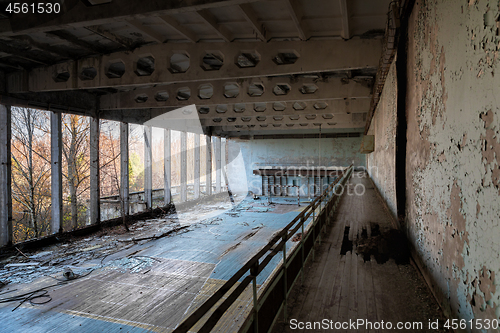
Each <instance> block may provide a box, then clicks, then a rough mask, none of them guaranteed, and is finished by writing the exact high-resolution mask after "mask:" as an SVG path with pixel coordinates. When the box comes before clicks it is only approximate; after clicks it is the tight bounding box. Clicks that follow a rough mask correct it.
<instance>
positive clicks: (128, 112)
mask: <svg viewBox="0 0 500 333" xmlns="http://www.w3.org/2000/svg"><path fill="white" fill-rule="evenodd" d="M325 102H326V103H327V104H328V106H327V107H326V108H325V109H319V110H316V109H315V108H314V107H313V105H312V103H308V104H307V106H306V108H305V109H304V110H295V109H294V108H293V103H290V104H287V106H286V108H285V110H283V111H276V110H274V109H273V105H272V104H271V103H267V105H266V110H264V111H260V112H257V111H255V110H254V104H246V105H245V109H244V111H242V112H235V111H234V104H226V105H227V111H226V112H225V113H218V112H217V111H216V107H209V111H208V113H198V115H197V117H198V119H199V120H200V121H205V120H207V119H213V118H221V119H227V118H235V117H236V118H241V117H257V116H264V117H269V118H271V119H274V118H273V117H278V118H279V117H280V116H282V117H288V116H297V115H298V116H304V115H308V114H315V115H317V116H318V117H323V115H325V117H327V118H328V117H329V115H331V116H332V118H333V117H334V116H336V115H339V114H340V115H342V114H344V115H345V114H363V113H366V112H367V110H369V108H370V98H358V99H350V100H346V101H344V100H338V99H336V100H327V101H325ZM197 107H198V111H199V110H200V106H199V105H197ZM239 107H241V105H239ZM175 109H177V108H172V107H169V108H154V109H113V110H100V113H99V114H100V116H101V117H102V118H103V119H114V120H120V121H124V120H123V119H128V120H127V121H128V122H131V123H139V124H142V123H144V122H146V121H148V120H151V119H153V118H154V117H158V116H161V115H163V114H165V113H167V112H170V111H173V110H175ZM238 110H239V111H241V109H240V108H238ZM117 117H123V118H117Z"/></svg>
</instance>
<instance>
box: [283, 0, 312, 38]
mask: <svg viewBox="0 0 500 333" xmlns="http://www.w3.org/2000/svg"><path fill="white" fill-rule="evenodd" d="M285 3H286V5H287V7H288V11H289V13H290V17H291V18H292V21H293V24H294V25H295V28H296V29H297V32H298V35H299V38H300V39H301V40H307V39H309V37H311V36H310V34H309V29H308V28H307V27H306V24H305V22H304V21H303V17H304V13H303V12H302V8H301V7H300V4H299V1H298V0H286V1H285Z"/></svg>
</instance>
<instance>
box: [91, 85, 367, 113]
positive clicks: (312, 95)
mask: <svg viewBox="0 0 500 333" xmlns="http://www.w3.org/2000/svg"><path fill="white" fill-rule="evenodd" d="M227 83H228V82H226V81H211V82H209V83H200V82H189V83H182V84H181V83H176V84H169V85H164V86H159V87H158V86H157V87H154V88H148V89H136V90H133V91H129V92H124V93H116V94H110V95H104V96H102V97H101V102H100V108H101V109H102V110H110V109H139V108H158V107H181V106H186V105H191V104H196V105H197V106H199V105H205V106H213V105H218V104H226V103H232V104H235V103H259V102H260V103H262V102H265V103H272V102H290V101H309V102H314V101H320V100H330V99H336V98H338V99H342V100H343V99H344V98H363V97H365V98H368V97H370V92H371V89H370V88H368V87H367V86H364V85H362V84H360V83H357V82H355V81H352V80H351V81H349V83H345V82H342V81H341V79H339V78H336V79H334V78H332V79H329V80H328V81H315V80H312V79H295V80H291V79H287V78H258V79H244V80H243V79H242V80H238V83H236V82H232V83H231V85H237V86H238V87H239V93H238V95H237V96H235V97H226V94H227V92H226V91H225V85H226V84H227ZM279 87H284V89H285V90H286V94H284V92H283V91H282V90H280V89H279ZM311 89H315V91H314V92H312V90H311ZM275 90H276V91H279V94H278V95H277V94H275V93H274V91H275ZM186 91H188V92H189V94H190V97H189V98H188V99H186V100H183V99H181V100H179V98H178V97H177V96H178V92H180V93H184V92H186ZM232 91H233V90H232ZM254 92H258V93H259V94H260V93H262V95H260V96H255V94H252V93H254ZM305 92H306V93H305ZM207 93H208V95H207ZM280 93H281V94H280ZM210 95H211V96H210ZM252 95H253V96H252ZM167 96H168V99H167V100H166V101H158V100H157V99H158V97H159V98H163V99H165V98H166V97H167ZM145 99H147V100H145Z"/></svg>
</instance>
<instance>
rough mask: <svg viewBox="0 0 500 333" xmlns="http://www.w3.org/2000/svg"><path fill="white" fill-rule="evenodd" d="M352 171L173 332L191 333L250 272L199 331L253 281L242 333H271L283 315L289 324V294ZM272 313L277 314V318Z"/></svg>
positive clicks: (211, 324)
mask: <svg viewBox="0 0 500 333" xmlns="http://www.w3.org/2000/svg"><path fill="white" fill-rule="evenodd" d="M352 171H353V167H352V165H350V166H349V167H348V168H346V169H345V170H344V173H343V175H342V177H340V178H337V179H336V180H335V181H334V182H333V183H332V184H330V185H329V186H328V188H327V189H326V190H325V191H324V192H323V193H322V194H321V195H320V196H318V197H316V198H315V199H314V200H313V201H312V202H311V203H310V204H309V205H308V206H307V207H306V208H305V209H304V210H303V211H302V212H301V213H300V214H298V215H297V217H295V218H294V219H293V220H292V221H291V222H290V223H289V224H288V225H287V226H285V227H284V228H283V229H282V230H281V231H280V232H278V233H276V234H275V235H274V236H273V238H272V239H271V241H269V243H268V244H267V245H265V246H264V247H263V248H261V249H260V250H259V252H258V253H257V254H256V255H254V256H253V257H252V258H251V259H250V260H248V261H247V263H246V264H245V265H244V266H243V267H242V268H241V269H240V270H238V271H237V272H236V273H235V274H234V275H233V276H232V277H231V278H230V279H229V280H228V281H226V283H224V285H223V286H222V287H221V288H219V289H218V290H217V291H216V292H215V293H214V294H213V295H212V296H211V297H210V298H209V299H208V300H207V301H205V303H203V304H202V305H201V306H200V307H199V308H198V309H197V310H196V311H194V312H193V313H192V314H191V315H190V316H189V317H188V318H186V319H185V320H184V321H183V322H182V323H181V324H180V325H179V326H178V327H177V328H176V329H175V330H174V331H173V333H181V332H182V333H184V332H188V331H189V329H191V328H192V327H193V326H194V325H195V324H196V323H197V322H198V321H199V320H200V319H201V318H202V317H204V316H205V315H206V314H207V313H208V312H209V311H210V310H211V309H212V307H213V306H214V305H215V304H216V303H217V302H218V301H219V300H221V299H222V298H223V297H224V296H225V295H226V293H228V291H229V290H230V289H231V288H232V287H233V286H234V285H235V284H236V283H237V282H238V281H239V280H240V279H241V278H242V277H243V276H245V275H246V274H247V273H250V274H248V275H246V276H245V277H244V278H243V280H242V281H241V282H240V283H239V284H238V285H237V286H236V288H234V289H233V291H232V292H231V293H230V294H229V295H227V296H226V297H225V300H224V301H223V302H222V303H220V304H219V305H218V306H217V308H215V309H214V311H213V313H212V314H211V315H210V317H209V318H208V319H207V320H206V321H205V322H204V323H203V325H202V327H201V328H200V329H199V330H198V332H199V333H202V332H210V331H211V330H212V329H213V328H214V326H215V325H216V324H217V322H218V321H219V319H220V318H221V317H222V316H223V315H224V313H225V312H226V311H227V310H228V309H229V307H230V306H231V305H232V304H233V303H234V302H235V301H236V300H237V299H238V297H239V296H240V295H241V294H242V293H243V291H244V290H245V289H246V287H247V286H248V285H249V284H250V282H252V288H253V309H252V311H251V313H250V315H249V316H248V317H247V318H246V320H245V322H244V324H243V326H242V327H241V329H240V332H249V331H250V332H252V331H253V332H269V331H270V330H271V329H272V327H273V325H274V324H275V322H276V320H277V319H278V316H279V313H280V312H283V317H284V320H285V321H286V319H287V314H286V307H287V299H288V295H289V294H290V291H291V290H292V287H293V285H294V284H295V282H296V281H297V279H298V278H299V275H300V277H301V278H302V281H303V278H304V265H305V263H306V261H307V259H308V258H309V256H310V255H311V254H312V256H313V258H314V245H315V244H316V243H317V242H318V241H319V242H320V243H321V232H322V231H323V229H324V228H325V227H326V225H328V224H330V222H331V221H332V217H333V214H334V213H335V209H336V208H337V205H338V203H339V200H340V197H341V194H342V193H343V188H342V190H341V191H340V189H341V186H344V185H345V183H346V181H347V180H348V179H349V177H350V176H351V173H352ZM310 218H312V219H311V221H309V224H307V228H306V226H305V224H306V221H308V220H309V219H310ZM299 229H300V230H301V237H300V242H299V243H298V244H297V245H296V246H295V247H294V248H293V249H291V250H290V251H289V253H287V247H286V243H287V241H288V240H289V239H290V238H291V237H293V236H294V235H295V233H296V232H297V231H298V230H299ZM280 252H282V255H283V259H282V261H281V262H280V264H279V265H278V267H277V268H276V269H275V270H274V272H273V274H272V276H271V277H270V278H269V279H267V281H266V283H265V286H264V288H263V289H262V291H261V292H260V295H259V290H258V288H257V276H258V275H259V274H260V273H261V272H262V271H263V270H264V268H265V267H266V266H267V265H268V264H269V262H270V261H271V260H272V259H273V257H274V256H275V255H276V254H278V253H280ZM261 314H263V315H261ZM270 314H274V316H271V315H270Z"/></svg>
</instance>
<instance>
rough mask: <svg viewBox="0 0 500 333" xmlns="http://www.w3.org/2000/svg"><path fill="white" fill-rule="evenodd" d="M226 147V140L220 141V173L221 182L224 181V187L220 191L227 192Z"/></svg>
mask: <svg viewBox="0 0 500 333" xmlns="http://www.w3.org/2000/svg"><path fill="white" fill-rule="evenodd" d="M226 147H227V140H226V139H225V140H222V139H221V149H220V159H221V163H220V164H221V172H222V180H223V181H224V187H222V191H226V190H229V184H228V179H227V165H226V163H227V162H226V161H227V159H226V153H227V152H226V149H227V148H226Z"/></svg>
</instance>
